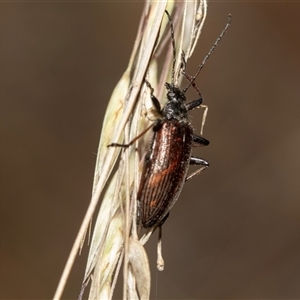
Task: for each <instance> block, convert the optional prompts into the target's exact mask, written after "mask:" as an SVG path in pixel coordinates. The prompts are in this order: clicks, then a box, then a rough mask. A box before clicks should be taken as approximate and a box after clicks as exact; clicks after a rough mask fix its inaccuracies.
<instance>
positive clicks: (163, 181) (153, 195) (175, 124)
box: [137, 120, 193, 228]
mask: <svg viewBox="0 0 300 300" xmlns="http://www.w3.org/2000/svg"><path fill="white" fill-rule="evenodd" d="M156 127H157V128H155V130H154V136H153V139H152V143H151V146H150V149H149V151H148V153H147V155H146V157H145V163H144V169H143V173H142V176H141V183H140V187H139V191H138V196H137V199H138V201H139V215H140V220H139V221H140V222H141V223H142V225H143V227H145V228H147V227H152V226H154V225H156V224H160V223H161V222H162V221H163V220H164V218H165V217H166V215H167V214H168V213H169V211H170V210H171V208H172V206H173V205H174V204H175V202H176V200H177V199H178V196H179V194H180V192H181V190H182V187H183V185H184V183H185V179H186V176H187V171H188V167H189V162H190V157H191V147H192V135H193V129H192V127H191V126H190V124H189V123H187V122H183V121H178V120H172V121H171V120H170V121H169V120H163V121H161V122H160V123H158V124H157V125H156Z"/></svg>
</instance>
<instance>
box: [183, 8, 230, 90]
mask: <svg viewBox="0 0 300 300" xmlns="http://www.w3.org/2000/svg"><path fill="white" fill-rule="evenodd" d="M231 21H232V16H231V14H229V15H228V21H227V24H226V26H225V28H224V29H223V30H222V32H221V34H220V36H219V37H218V38H217V40H216V41H215V43H214V44H213V46H212V47H211V48H210V50H209V52H208V53H207V55H206V56H205V57H204V59H203V61H202V63H201V65H199V67H198V70H197V72H196V74H195V75H194V76H193V77H192V80H191V81H190V83H189V84H188V86H187V87H185V88H184V89H183V92H184V93H185V92H186V91H187V90H188V89H189V88H190V86H191V85H193V86H194V82H195V80H196V78H197V76H198V75H199V73H200V71H201V70H202V69H203V67H204V65H205V63H206V62H207V60H208V59H209V57H210V56H211V54H212V53H213V52H214V50H215V49H216V48H217V46H218V44H219V42H220V41H221V40H222V38H223V36H224V35H225V33H226V32H227V30H228V27H229V26H230V24H231Z"/></svg>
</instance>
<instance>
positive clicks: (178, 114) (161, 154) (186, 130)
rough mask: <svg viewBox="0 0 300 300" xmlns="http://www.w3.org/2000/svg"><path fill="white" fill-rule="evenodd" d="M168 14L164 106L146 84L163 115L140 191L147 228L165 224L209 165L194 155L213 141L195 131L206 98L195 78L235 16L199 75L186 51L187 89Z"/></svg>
mask: <svg viewBox="0 0 300 300" xmlns="http://www.w3.org/2000/svg"><path fill="white" fill-rule="evenodd" d="M166 14H167V16H168V19H169V23H170V28H171V40H172V46H173V68H172V78H171V83H168V82H167V83H165V86H166V89H167V103H166V104H165V105H164V107H163V108H161V105H160V102H159V100H158V99H157V98H156V97H155V96H154V89H153V88H152V86H151V84H150V83H149V82H148V81H147V80H146V79H145V83H146V85H147V86H148V88H149V89H150V91H151V93H150V97H151V100H152V103H153V106H154V107H155V109H156V111H157V113H158V114H159V115H160V118H158V119H157V120H155V121H154V123H153V124H152V125H151V126H150V127H149V128H151V127H152V129H153V136H152V139H151V143H150V146H149V148H148V151H147V154H146V156H145V159H144V166H143V170H142V174H141V179H140V185H139V188H138V193H137V202H138V210H137V212H138V220H137V223H138V224H141V225H142V226H143V227H144V228H154V229H155V228H157V227H161V226H162V225H163V223H164V222H165V220H166V219H167V217H168V215H169V212H170V210H171V209H172V207H173V206H174V204H175V203H176V201H177V200H178V197H179V195H180V193H181V191H182V188H183V186H184V184H185V182H186V181H187V180H189V179H190V178H192V177H194V176H195V175H198V174H200V173H201V172H202V171H203V170H205V169H206V168H208V166H209V162H208V161H206V160H204V159H202V158H198V157H195V156H192V147H196V146H207V145H208V144H209V141H208V140H207V139H205V138H204V137H202V136H200V135H196V134H195V133H194V129H193V127H192V125H191V123H190V121H189V111H191V110H193V109H195V108H198V107H199V106H202V102H203V97H202V95H201V93H200V91H199V90H198V88H197V86H196V84H195V79H196V78H197V76H198V74H199V72H200V71H201V69H202V68H203V66H204V64H205V62H206V61H207V59H208V58H209V57H210V55H211V53H212V52H213V51H214V49H215V48H216V46H217V44H218V43H219V41H220V40H221V38H222V37H223V35H224V34H225V33H226V31H227V28H228V27H229V25H230V23H231V16H230V15H229V21H228V23H227V25H226V27H225V28H224V30H223V31H222V33H221V35H220V36H219V38H218V39H217V41H216V42H215V43H214V45H213V47H212V48H211V49H210V51H209V53H208V54H207V55H206V57H205V58H204V60H203V62H202V63H201V65H200V66H199V67H198V70H197V72H196V74H195V76H193V77H191V76H190V75H188V74H187V73H186V71H185V69H186V60H185V54H184V53H182V56H181V58H182V59H181V74H182V75H184V77H185V78H186V79H187V80H188V82H189V84H188V86H187V87H186V88H184V89H180V88H179V87H178V86H177V85H176V84H175V80H174V74H175V71H174V68H175V62H176V48H175V38H174V28H173V23H172V20H171V17H170V15H169V13H168V12H167V11H166ZM190 86H193V87H194V89H195V90H196V92H197V94H198V96H199V98H198V99H196V100H193V101H190V102H186V97H185V93H186V91H187V90H188V88H189V87H190ZM149 128H147V129H146V130H145V131H144V132H142V133H141V134H140V135H139V136H137V137H136V138H135V139H133V140H132V141H131V142H130V143H129V144H117V143H113V144H110V145H109V146H121V147H128V146H130V145H132V144H133V143H134V142H135V141H136V140H137V139H138V138H139V137H140V136H141V135H143V134H144V133H145V132H146V131H147V130H148V129H149ZM190 165H198V166H200V168H199V169H198V170H196V171H195V172H194V173H192V174H191V175H187V173H188V170H189V166H190Z"/></svg>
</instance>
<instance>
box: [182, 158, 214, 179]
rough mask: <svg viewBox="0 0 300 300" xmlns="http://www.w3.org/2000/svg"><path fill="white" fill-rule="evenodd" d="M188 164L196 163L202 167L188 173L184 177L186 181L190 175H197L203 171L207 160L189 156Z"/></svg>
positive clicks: (207, 164) (207, 163) (206, 165)
mask: <svg viewBox="0 0 300 300" xmlns="http://www.w3.org/2000/svg"><path fill="white" fill-rule="evenodd" d="M190 165H198V166H202V167H201V168H200V169H198V170H196V171H195V172H193V173H192V174H190V175H188V176H187V177H186V179H185V181H188V180H189V179H191V178H192V177H194V176H196V175H199V174H200V173H201V172H202V171H204V170H205V169H206V168H208V166H209V162H208V161H206V160H204V159H202V158H199V157H195V156H191V158H190Z"/></svg>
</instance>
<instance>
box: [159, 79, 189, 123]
mask: <svg viewBox="0 0 300 300" xmlns="http://www.w3.org/2000/svg"><path fill="white" fill-rule="evenodd" d="M166 87H167V89H168V93H167V98H168V102H167V103H166V105H165V106H164V108H163V116H164V117H165V118H166V119H167V120H174V119H176V120H178V121H187V120H188V111H187V109H186V106H185V103H184V102H185V95H184V93H183V92H182V91H181V90H180V89H179V88H177V87H175V86H174V85H171V84H169V83H166Z"/></svg>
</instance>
